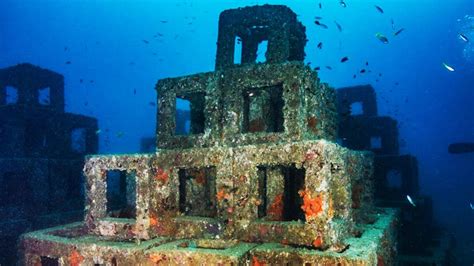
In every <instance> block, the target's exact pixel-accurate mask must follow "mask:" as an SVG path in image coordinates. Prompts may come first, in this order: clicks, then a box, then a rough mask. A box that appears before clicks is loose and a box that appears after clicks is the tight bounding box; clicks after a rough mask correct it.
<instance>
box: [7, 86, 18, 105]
mask: <svg viewBox="0 0 474 266" xmlns="http://www.w3.org/2000/svg"><path fill="white" fill-rule="evenodd" d="M4 93H5V104H7V105H10V104H16V103H18V88H15V87H13V86H6V87H5V90H4Z"/></svg>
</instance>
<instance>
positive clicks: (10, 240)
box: [0, 64, 98, 265]
mask: <svg viewBox="0 0 474 266" xmlns="http://www.w3.org/2000/svg"><path fill="white" fill-rule="evenodd" d="M0 89H1V91H0V121H1V123H0V143H1V145H0V191H2V193H1V194H0V228H1V229H0V239H1V241H0V264H1V265H13V264H14V260H15V256H16V254H17V252H16V250H17V248H16V242H17V240H18V237H19V236H20V234H21V233H23V232H25V231H31V230H33V229H39V228H45V227H51V226H54V225H58V224H61V223H66V222H71V221H74V220H78V219H80V217H81V216H82V215H83V208H84V204H83V200H82V199H81V198H82V197H83V196H82V192H81V184H82V181H81V179H82V178H81V177H82V174H81V173H82V167H83V163H84V155H85V154H87V153H95V152H97V145H98V139H97V136H96V134H95V131H96V130H97V120H96V119H95V118H92V117H87V116H83V115H77V114H71V113H66V112H64V78H63V76H62V75H60V74H58V73H55V72H52V71H50V70H46V69H42V68H40V67H37V66H33V65H31V64H19V65H16V66H12V67H8V68H5V69H0Z"/></svg>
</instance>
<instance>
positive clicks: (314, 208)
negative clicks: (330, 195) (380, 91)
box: [298, 191, 323, 221]
mask: <svg viewBox="0 0 474 266" xmlns="http://www.w3.org/2000/svg"><path fill="white" fill-rule="evenodd" d="M298 194H300V196H301V197H302V198H303V205H301V209H302V210H303V211H304V215H305V217H306V220H307V221H309V220H311V219H312V218H316V217H317V216H318V215H319V214H320V213H321V211H322V210H323V197H322V196H321V195H317V196H316V197H314V198H313V197H311V196H310V194H309V193H308V192H307V191H299V192H298Z"/></svg>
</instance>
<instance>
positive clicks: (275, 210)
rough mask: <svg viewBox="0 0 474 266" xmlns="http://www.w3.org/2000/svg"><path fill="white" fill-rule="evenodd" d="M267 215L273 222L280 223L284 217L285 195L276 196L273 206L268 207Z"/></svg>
mask: <svg viewBox="0 0 474 266" xmlns="http://www.w3.org/2000/svg"><path fill="white" fill-rule="evenodd" d="M267 215H268V216H269V218H271V219H272V220H276V221H280V220H281V219H282V216H283V194H278V195H276V197H275V199H274V200H273V202H272V204H270V206H269V207H268V210H267Z"/></svg>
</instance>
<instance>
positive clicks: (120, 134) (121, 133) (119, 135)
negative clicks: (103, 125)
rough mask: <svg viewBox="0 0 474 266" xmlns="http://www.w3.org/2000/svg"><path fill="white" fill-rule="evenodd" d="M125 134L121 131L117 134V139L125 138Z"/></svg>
mask: <svg viewBox="0 0 474 266" xmlns="http://www.w3.org/2000/svg"><path fill="white" fill-rule="evenodd" d="M123 134H124V133H123V132H122V131H119V132H117V134H116V136H117V138H121V137H123Z"/></svg>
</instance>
